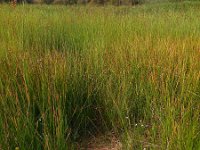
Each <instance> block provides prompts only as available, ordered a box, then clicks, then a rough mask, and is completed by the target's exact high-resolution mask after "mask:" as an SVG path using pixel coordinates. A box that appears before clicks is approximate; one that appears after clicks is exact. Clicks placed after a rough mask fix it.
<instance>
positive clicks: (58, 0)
mask: <svg viewBox="0 0 200 150" xmlns="http://www.w3.org/2000/svg"><path fill="white" fill-rule="evenodd" d="M12 1H16V2H17V3H32V4H34V3H46V4H66V5H74V4H90V3H94V4H99V5H105V4H113V5H138V4H141V3H143V0H0V3H9V2H12Z"/></svg>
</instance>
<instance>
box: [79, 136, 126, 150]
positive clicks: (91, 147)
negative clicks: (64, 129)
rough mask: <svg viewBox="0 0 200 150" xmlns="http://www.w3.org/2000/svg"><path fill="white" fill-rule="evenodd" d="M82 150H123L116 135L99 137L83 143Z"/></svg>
mask: <svg viewBox="0 0 200 150" xmlns="http://www.w3.org/2000/svg"><path fill="white" fill-rule="evenodd" d="M80 149H81V150H121V149H122V144H121V142H120V141H119V139H118V138H117V136H115V135H114V134H111V133H110V134H106V135H98V136H95V137H91V138H89V139H87V140H85V141H83V142H82V144H81V147H80Z"/></svg>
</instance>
